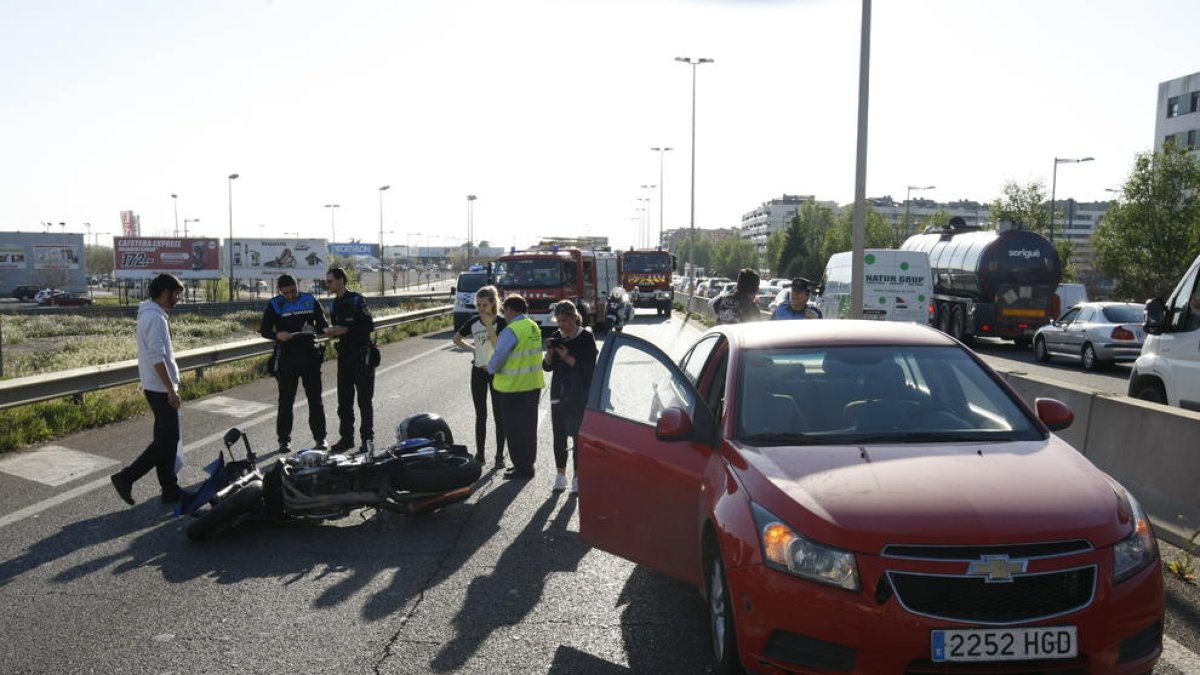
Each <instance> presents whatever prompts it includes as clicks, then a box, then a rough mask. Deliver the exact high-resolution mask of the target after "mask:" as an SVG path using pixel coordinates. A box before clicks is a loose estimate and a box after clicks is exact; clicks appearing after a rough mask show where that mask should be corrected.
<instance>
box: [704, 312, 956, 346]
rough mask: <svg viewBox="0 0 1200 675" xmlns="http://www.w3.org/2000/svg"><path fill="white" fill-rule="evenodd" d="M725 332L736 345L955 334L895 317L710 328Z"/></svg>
mask: <svg viewBox="0 0 1200 675" xmlns="http://www.w3.org/2000/svg"><path fill="white" fill-rule="evenodd" d="M713 332H718V333H723V334H724V335H725V336H726V337H727V338H728V340H729V342H730V344H731V345H732V346H734V348H735V349H773V348H780V347H828V346H831V345H832V346H838V347H841V346H847V345H858V346H864V345H865V346H871V345H904V346H932V347H948V346H952V345H955V344H957V343H956V342H955V341H954V339H953V338H951V337H950V336H948V335H946V334H945V333H943V332H941V331H939V330H936V329H934V328H932V327H930V326H921V325H918V324H915V323H900V322H896V321H866V320H856V319H823V320H818V321H753V322H749V323H742V324H727V325H722V326H715V327H713V328H711V329H709V333H713Z"/></svg>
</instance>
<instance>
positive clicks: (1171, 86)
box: [1154, 73, 1200, 154]
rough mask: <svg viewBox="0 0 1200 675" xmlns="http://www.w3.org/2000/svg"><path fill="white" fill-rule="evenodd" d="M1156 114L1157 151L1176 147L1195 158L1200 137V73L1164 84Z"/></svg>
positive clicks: (1160, 84) (1155, 141)
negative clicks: (1164, 147) (1163, 147)
mask: <svg viewBox="0 0 1200 675" xmlns="http://www.w3.org/2000/svg"><path fill="white" fill-rule="evenodd" d="M1155 110H1156V113H1155V115H1154V148H1155V149H1156V150H1157V149H1158V148H1161V147H1162V146H1163V144H1165V143H1174V144H1175V145H1177V146H1179V147H1183V148H1187V149H1188V150H1190V151H1191V152H1192V154H1195V153H1196V152H1197V150H1196V142H1197V140H1198V138H1197V137H1198V136H1200V73H1192V74H1191V75H1184V76H1183V77H1177V78H1175V79H1174V80H1167V81H1166V82H1160V83H1159V84H1158V105H1157V106H1156V108H1155Z"/></svg>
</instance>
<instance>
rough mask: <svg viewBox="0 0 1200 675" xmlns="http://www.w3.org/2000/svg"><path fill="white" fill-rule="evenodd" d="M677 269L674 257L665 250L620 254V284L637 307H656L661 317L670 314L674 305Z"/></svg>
mask: <svg viewBox="0 0 1200 675" xmlns="http://www.w3.org/2000/svg"><path fill="white" fill-rule="evenodd" d="M674 270H675V256H673V255H671V254H670V253H668V252H666V251H664V250H662V249H653V250H646V249H642V250H636V249H629V250H628V251H625V252H624V253H622V254H621V285H623V286H624V287H625V290H627V291H629V297H630V299H631V300H633V306H634V307H653V308H654V309H655V310H657V312H658V314H667V315H669V314H670V313H671V305H672V303H674V302H675V289H674V287H673V286H672V285H671V272H673V271H674Z"/></svg>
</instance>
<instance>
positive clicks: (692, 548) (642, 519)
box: [578, 333, 715, 581]
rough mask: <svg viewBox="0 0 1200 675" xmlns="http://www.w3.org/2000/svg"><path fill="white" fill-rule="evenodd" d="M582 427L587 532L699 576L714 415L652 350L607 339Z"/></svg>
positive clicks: (600, 543) (662, 566)
mask: <svg viewBox="0 0 1200 675" xmlns="http://www.w3.org/2000/svg"><path fill="white" fill-rule="evenodd" d="M588 399H589V400H588V408H587V411H586V412H585V413H584V417H583V424H582V426H581V427H580V430H579V439H578V444H579V448H578V452H579V474H580V486H579V518H580V534H581V535H582V537H583V539H584V540H585V541H587V542H588V543H590V544H591V545H593V546H595V547H597V548H600V549H602V550H605V551H608V552H610V553H613V554H615V555H619V556H621V557H623V558H627V559H629V560H632V561H634V562H637V563H639V564H644V565H646V566H648V567H652V568H654V569H656V570H659V571H661V572H663V573H665V574H669V575H671V576H675V577H678V578H682V579H685V580H688V581H695V580H696V578H695V577H696V575H699V574H700V570H699V563H700V560H701V558H700V551H699V526H698V521H697V514H698V512H699V511H698V504H699V500H700V492H701V485H702V484H703V476H704V471H705V467H706V466H707V464H708V462H709V461H711V460H712V459H713V458H714V453H713V446H712V443H713V434H714V432H715V425H714V423H713V416H712V413H711V412H710V411H709V409H708V407H707V405H706V404H705V403H704V401H703V400H701V398H700V396H699V395H698V394H697V393H696V390H695V388H694V387H693V386H692V384H691V382H690V381H688V379H687V377H686V376H685V375H684V374H683V372H682V371H680V370H679V368H678V367H677V366H676V365H675V364H674V363H672V362H671V360H670V358H669V357H668V356H667V355H666V354H665V353H663V352H662V350H660V349H658V348H657V347H655V346H654V345H653V344H651V343H649V342H647V341H646V340H643V339H641V338H637V337H634V336H632V335H626V334H623V333H610V334H609V336H608V338H607V339H606V340H605V344H604V350H603V351H602V352H601V354H600V357H599V360H598V361H597V363H596V371H595V375H594V376H593V379H592V388H591V391H590V393H589V397H588Z"/></svg>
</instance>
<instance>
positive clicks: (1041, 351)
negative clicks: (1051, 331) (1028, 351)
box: [1033, 337, 1050, 363]
mask: <svg viewBox="0 0 1200 675" xmlns="http://www.w3.org/2000/svg"><path fill="white" fill-rule="evenodd" d="M1033 358H1035V359H1037V360H1038V361H1040V362H1042V363H1046V362H1047V361H1049V360H1050V350H1049V349H1048V348H1047V347H1046V338H1043V337H1039V338H1037V339H1036V340H1034V341H1033Z"/></svg>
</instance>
